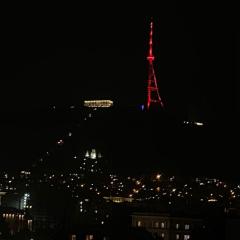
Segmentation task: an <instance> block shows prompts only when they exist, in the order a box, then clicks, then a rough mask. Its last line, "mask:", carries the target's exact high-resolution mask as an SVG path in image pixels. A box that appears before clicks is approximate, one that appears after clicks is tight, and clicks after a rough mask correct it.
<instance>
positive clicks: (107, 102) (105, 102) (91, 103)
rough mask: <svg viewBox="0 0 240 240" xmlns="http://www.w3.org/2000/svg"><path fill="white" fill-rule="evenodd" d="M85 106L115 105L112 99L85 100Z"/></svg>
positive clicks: (102, 106)
mask: <svg viewBox="0 0 240 240" xmlns="http://www.w3.org/2000/svg"><path fill="white" fill-rule="evenodd" d="M84 106H85V107H92V108H107V107H112V106H113V101H111V100H85V101H84Z"/></svg>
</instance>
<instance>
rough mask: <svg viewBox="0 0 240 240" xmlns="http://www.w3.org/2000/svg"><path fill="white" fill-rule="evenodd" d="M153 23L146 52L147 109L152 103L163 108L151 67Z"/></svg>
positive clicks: (152, 57) (152, 58) (152, 59)
mask: <svg viewBox="0 0 240 240" xmlns="http://www.w3.org/2000/svg"><path fill="white" fill-rule="evenodd" d="M152 46H153V22H151V24H150V34H149V52H148V57H147V60H148V63H149V72H148V88H147V108H148V109H149V107H150V105H151V104H152V103H156V104H160V106H161V107H163V102H162V100H161V97H160V95H159V91H158V86H157V79H156V75H155V72H154V67H153V61H154V56H153V50H152Z"/></svg>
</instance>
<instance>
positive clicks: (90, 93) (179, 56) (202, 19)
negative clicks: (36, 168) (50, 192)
mask: <svg viewBox="0 0 240 240" xmlns="http://www.w3.org/2000/svg"><path fill="white" fill-rule="evenodd" d="M189 4H190V3H185V4H183V3H181V4H180V3H176V2H173V3H171V5H170V3H160V5H159V6H158V8H157V9H156V6H152V9H150V10H151V11H150V12H149V13H147V14H142V15H137V14H130V11H129V12H126V13H125V12H124V11H123V12H121V11H120V13H119V12H118V13H117V8H118V7H117V6H115V7H113V9H114V10H113V11H106V9H105V11H104V12H103V11H100V9H99V11H97V7H96V9H95V10H94V11H93V10H92V9H91V8H89V7H88V8H85V7H83V6H80V7H78V8H77V9H76V8H75V7H74V6H67V7H66V8H65V7H64V6H60V7H59V6H47V7H45V6H32V10H27V8H26V9H25V7H24V6H21V11H20V10H19V9H18V7H17V6H16V9H9V12H8V11H7V13H6V16H7V17H6V18H5V24H4V25H3V29H2V30H1V31H2V33H1V35H2V40H3V41H2V43H1V50H2V51H1V52H2V53H1V57H2V60H3V64H2V71H1V77H2V81H1V111H2V115H3V118H2V119H3V120H2V126H1V129H2V130H1V131H2V133H3V136H5V137H6V136H7V139H8V140H7V141H5V139H6V138H4V137H3V138H2V142H3V143H2V147H3V149H2V157H1V158H3V159H1V161H3V162H4V161H8V160H10V158H13V157H9V156H10V155H11V154H10V155H9V151H11V148H12V147H17V146H16V143H14V142H15V139H17V137H16V136H17V135H18V136H20V138H21V139H22V140H23V142H24V141H25V143H26V145H27V144H29V141H30V140H29V136H31V139H32V140H33V139H35V140H36V139H37V138H38V135H39V134H37V132H41V128H40V129H37V128H34V130H33V129H31V128H26V127H21V126H19V125H20V124H18V116H21V114H24V112H26V111H31V110H36V109H41V108H48V107H49V106H51V105H57V106H70V105H80V104H81V102H82V100H83V99H86V98H106V99H108V98H109V99H113V100H114V101H115V102H116V103H118V104H120V105H123V106H126V107H127V106H134V105H138V104H142V103H145V101H146V85H147V61H146V55H147V47H148V32H149V20H150V16H153V19H154V24H155V28H154V31H155V32H154V44H155V46H154V54H155V57H156V61H155V71H156V74H157V79H158V84H159V88H160V94H161V96H162V99H163V101H164V103H165V106H166V108H167V109H168V111H169V112H171V113H172V114H173V115H175V116H180V117H182V118H184V117H189V118H193V119H197V120H201V121H204V122H216V121H220V122H224V121H225V120H227V121H228V122H229V120H230V121H232V120H234V119H235V115H236V113H237V102H236V96H237V94H236V93H237V92H236V85H235V81H236V78H237V77H236V76H237V71H238V69H237V63H236V59H237V48H239V44H238V42H239V35H238V33H237V32H236V31H235V28H234V24H233V22H232V18H231V17H229V12H228V9H227V8H225V7H224V6H215V5H210V4H209V5H208V6H206V5H202V6H199V5H197V4H193V3H191V4H190V5H189ZM26 7H27V6H26ZM28 7H29V6H28ZM103 8H104V7H102V8H101V9H103ZM153 9H154V11H153ZM105 12H107V13H105ZM109 12H111V14H110V13H109ZM115 13H116V14H115ZM86 14H87V16H86ZM238 56H239V55H238ZM9 112H13V113H14V114H15V113H16V114H15V115H14V116H15V118H14V121H13V122H14V123H8V122H6V121H4V118H5V116H7V115H8V113H9ZM24 133H25V134H24ZM24 135H25V136H24ZM27 136H28V137H27ZM46 136H47V135H46ZM46 136H44V137H46ZM13 139H14V141H12V140H13ZM24 139H25V140H24ZM27 139H28V140H27ZM36 141H37V140H36ZM20 152H21V154H20V155H19V158H21V157H20V156H22V155H26V152H27V150H21V151H20ZM29 154H30V155H31V156H32V155H34V151H33V152H31V151H30V153H29ZM30 155H29V156H30ZM28 158H30V157H28ZM11 161H13V160H11Z"/></svg>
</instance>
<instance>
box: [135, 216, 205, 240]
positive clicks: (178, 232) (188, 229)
mask: <svg viewBox="0 0 240 240" xmlns="http://www.w3.org/2000/svg"><path fill="white" fill-rule="evenodd" d="M202 225H203V223H202V220H201V219H196V218H189V217H175V216H170V215H169V214H156V213H133V214H132V227H136V228H144V229H146V230H147V231H149V232H150V233H151V234H152V235H153V237H155V238H156V239H164V240H190V239H192V232H193V230H196V229H200V228H201V227H202Z"/></svg>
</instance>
